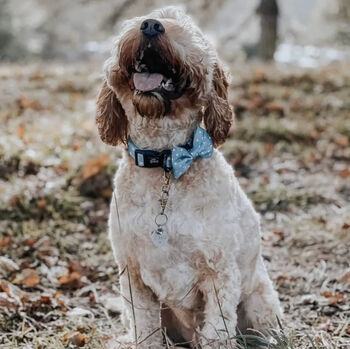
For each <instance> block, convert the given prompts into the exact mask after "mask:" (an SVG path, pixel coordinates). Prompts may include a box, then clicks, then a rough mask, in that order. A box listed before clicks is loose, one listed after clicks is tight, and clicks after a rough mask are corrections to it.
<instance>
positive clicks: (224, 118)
mask: <svg viewBox="0 0 350 349" xmlns="http://www.w3.org/2000/svg"><path fill="white" fill-rule="evenodd" d="M228 86H229V84H228V82H227V78H226V76H225V72H224V70H223V68H222V67H221V66H220V65H219V64H218V63H216V64H215V67H214V71H213V84H212V90H211V93H210V95H209V100H208V104H207V107H206V109H205V111H204V117H203V118H204V125H205V128H206V129H207V131H208V133H209V134H210V136H211V138H212V140H213V143H214V146H219V145H220V144H222V143H224V142H225V140H226V138H227V136H228V132H229V130H230V127H231V125H232V121H233V113H232V108H231V106H230V104H229V102H228Z"/></svg>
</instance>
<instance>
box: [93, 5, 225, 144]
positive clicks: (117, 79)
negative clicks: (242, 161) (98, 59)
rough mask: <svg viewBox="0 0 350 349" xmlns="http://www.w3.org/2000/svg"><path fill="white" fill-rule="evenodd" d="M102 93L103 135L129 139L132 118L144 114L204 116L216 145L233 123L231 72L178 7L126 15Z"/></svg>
mask: <svg viewBox="0 0 350 349" xmlns="http://www.w3.org/2000/svg"><path fill="white" fill-rule="evenodd" d="M105 72H106V80H105V82H104V83H103V86H102V89H101V91H100V94H99V97H98V102H97V104H98V109H97V117H96V120H97V124H98V128H99V132H100V136H101V138H102V140H103V141H104V142H106V143H108V144H111V145H117V144H118V143H120V142H123V143H125V142H126V139H127V136H128V122H130V121H131V120H130V119H131V118H133V117H135V115H140V116H142V117H144V118H149V119H155V118H172V119H176V118H180V117H190V115H192V116H193V115H195V116H196V117H197V118H198V116H199V118H198V119H199V120H200V119H201V118H203V120H204V124H205V127H206V129H207V131H208V132H209V134H210V135H211V137H212V139H213V142H214V144H215V145H219V144H221V143H223V142H224V140H225V139H226V137H227V134H228V131H229V128H230V126H231V123H232V111H231V108H230V106H229V103H228V100H227V92H228V91H227V89H228V82H227V79H226V76H225V73H224V71H223V69H222V67H221V63H220V62H219V61H218V58H217V56H216V53H215V51H214V50H213V49H212V47H211V46H210V44H209V43H208V41H207V40H206V38H205V37H204V36H203V34H202V33H201V31H200V30H199V29H198V28H197V27H196V26H195V25H194V24H193V22H192V20H191V19H190V17H188V16H187V15H186V14H185V13H184V12H183V11H181V10H180V9H178V8H176V7H167V8H165V9H161V10H156V11H154V12H152V13H151V14H150V15H148V16H145V17H138V18H134V19H132V20H129V21H126V22H125V24H124V27H123V30H122V33H121V34H120V35H119V36H118V38H117V40H116V42H115V45H114V48H113V50H112V56H111V57H110V58H109V59H108V60H107V61H106V64H105Z"/></svg>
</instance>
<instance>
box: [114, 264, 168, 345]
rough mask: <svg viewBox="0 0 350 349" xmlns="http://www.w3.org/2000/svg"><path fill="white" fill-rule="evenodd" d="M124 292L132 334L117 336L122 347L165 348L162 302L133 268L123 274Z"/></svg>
mask: <svg viewBox="0 0 350 349" xmlns="http://www.w3.org/2000/svg"><path fill="white" fill-rule="evenodd" d="M120 291H121V294H122V297H123V302H124V316H125V317H126V319H125V320H126V321H125V322H126V323H127V324H128V329H127V330H128V333H127V334H126V335H125V336H124V337H122V338H118V339H117V343H119V344H120V345H121V346H120V348H136V347H137V348H139V349H141V348H142V349H144V348H152V349H153V348H154V349H158V348H163V336H162V332H161V330H160V303H159V301H158V300H157V297H156V295H155V294H154V293H153V292H152V291H151V289H150V288H149V287H147V286H146V285H145V284H144V283H143V281H142V279H141V277H140V276H139V275H138V273H137V272H134V271H133V270H132V269H131V268H129V269H128V268H126V269H125V271H124V273H123V274H122V275H121V277H120ZM136 343H137V345H136ZM116 348H119V347H118V346H116Z"/></svg>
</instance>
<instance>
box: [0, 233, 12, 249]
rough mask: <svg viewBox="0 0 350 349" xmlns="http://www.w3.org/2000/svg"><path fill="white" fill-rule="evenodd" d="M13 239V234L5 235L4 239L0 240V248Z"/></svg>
mask: <svg viewBox="0 0 350 349" xmlns="http://www.w3.org/2000/svg"><path fill="white" fill-rule="evenodd" d="M11 241H12V239H11V236H5V237H4V238H3V239H2V240H0V250H1V249H2V248H3V247H6V246H8V245H9V244H10V243H11Z"/></svg>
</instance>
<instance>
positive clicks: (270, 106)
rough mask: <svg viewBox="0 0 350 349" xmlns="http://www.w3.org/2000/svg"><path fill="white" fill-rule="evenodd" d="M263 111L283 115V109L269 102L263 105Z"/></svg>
mask: <svg viewBox="0 0 350 349" xmlns="http://www.w3.org/2000/svg"><path fill="white" fill-rule="evenodd" d="M265 109H266V110H267V111H270V112H277V113H279V114H280V115H284V108H283V106H282V105H280V104H278V103H277V102H269V103H266V104H265Z"/></svg>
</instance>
